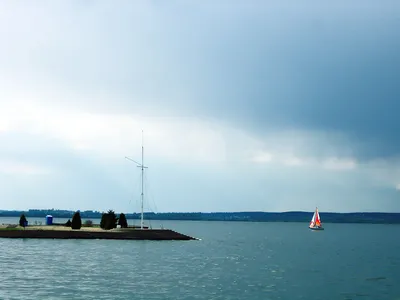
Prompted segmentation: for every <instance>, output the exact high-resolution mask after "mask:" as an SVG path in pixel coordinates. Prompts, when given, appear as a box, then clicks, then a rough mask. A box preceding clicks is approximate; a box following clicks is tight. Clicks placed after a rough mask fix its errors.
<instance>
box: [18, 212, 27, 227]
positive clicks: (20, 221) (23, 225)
mask: <svg viewBox="0 0 400 300" xmlns="http://www.w3.org/2000/svg"><path fill="white" fill-rule="evenodd" d="M26 223H27V220H26V218H25V215H24V214H22V215H21V217H20V218H19V226H21V227H25V226H26Z"/></svg>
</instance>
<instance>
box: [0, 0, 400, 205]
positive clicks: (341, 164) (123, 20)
mask: <svg viewBox="0 0 400 300" xmlns="http://www.w3.org/2000/svg"><path fill="white" fill-rule="evenodd" d="M399 28H400V2H399V1H397V0H384V1H376V0H374V1H371V0H355V1H351V3H349V1H346V0H337V1H317V0H305V1H301V2H299V1H290V0H283V1H268V0H262V1H261V0H260V1H258V0H254V1H247V0H246V1H244V0H243V1H242V0H237V1H233V2H232V1H226V0H221V1H208V0H207V1H197V2H196V1H174V0H173V1H117V2H115V1H89V0H88V1H35V2H32V1H17V0H15V1H14V0H13V1H11V0H10V1H1V3H0V41H1V47H0V200H1V202H0V203H1V207H0V209H28V208H58V209H73V210H75V209H81V210H85V209H93V210H106V209H109V208H113V209H115V210H117V211H125V212H132V211H138V210H139V207H140V206H139V201H140V170H139V169H138V168H137V167H136V166H135V165H134V164H133V163H131V162H129V161H127V160H126V159H124V157H125V156H130V157H132V158H133V159H135V160H140V157H141V132H142V129H143V131H144V147H145V148H144V149H145V164H146V165H148V167H149V169H148V171H147V173H145V184H146V190H145V196H146V203H145V207H146V209H149V210H152V211H156V212H166V211H204V212H208V211H251V210H252V211H290V210H306V211H312V210H313V209H314V208H315V206H318V207H319V208H320V210H321V211H341V212H347V211H396V212H399V211H400V155H399V154H400V136H399V132H400V119H398V115H399V114H400V103H399V101H400V82H399V81H400V35H399Z"/></svg>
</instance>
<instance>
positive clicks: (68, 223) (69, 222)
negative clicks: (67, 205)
mask: <svg viewBox="0 0 400 300" xmlns="http://www.w3.org/2000/svg"><path fill="white" fill-rule="evenodd" d="M71 224H72V223H71V220H69V219H68V221H67V222H66V223H65V226H66V227H71Z"/></svg>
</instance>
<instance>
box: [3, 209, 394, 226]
mask: <svg viewBox="0 0 400 300" xmlns="http://www.w3.org/2000/svg"><path fill="white" fill-rule="evenodd" d="M74 213H75V211H69V210H55V209H49V210H46V209H30V210H28V211H15V210H13V211H9V210H0V217H19V216H20V215H21V214H25V216H26V217H31V218H42V217H43V218H44V217H45V216H46V215H52V216H53V217H54V218H72V216H73V214H74ZM102 213H103V212H100V211H91V210H86V211H80V215H81V217H82V218H83V219H100V218H101V216H102ZM312 214H313V212H282V213H275V212H211V213H200V212H191V213H178V212H175V213H173V212H171V213H145V214H144V218H145V219H147V220H190V221H248V222H310V220H311V217H312ZM125 216H126V218H127V219H139V218H140V214H139V213H126V214H125ZM320 216H321V219H322V222H323V223H375V224H400V213H378V212H368V213H328V212H327V213H324V212H320Z"/></svg>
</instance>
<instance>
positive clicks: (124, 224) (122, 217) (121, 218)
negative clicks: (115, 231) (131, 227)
mask: <svg viewBox="0 0 400 300" xmlns="http://www.w3.org/2000/svg"><path fill="white" fill-rule="evenodd" d="M118 225H120V226H121V228H127V227H128V221H127V220H126V217H125V214H124V213H121V214H120V215H119V220H118Z"/></svg>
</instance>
